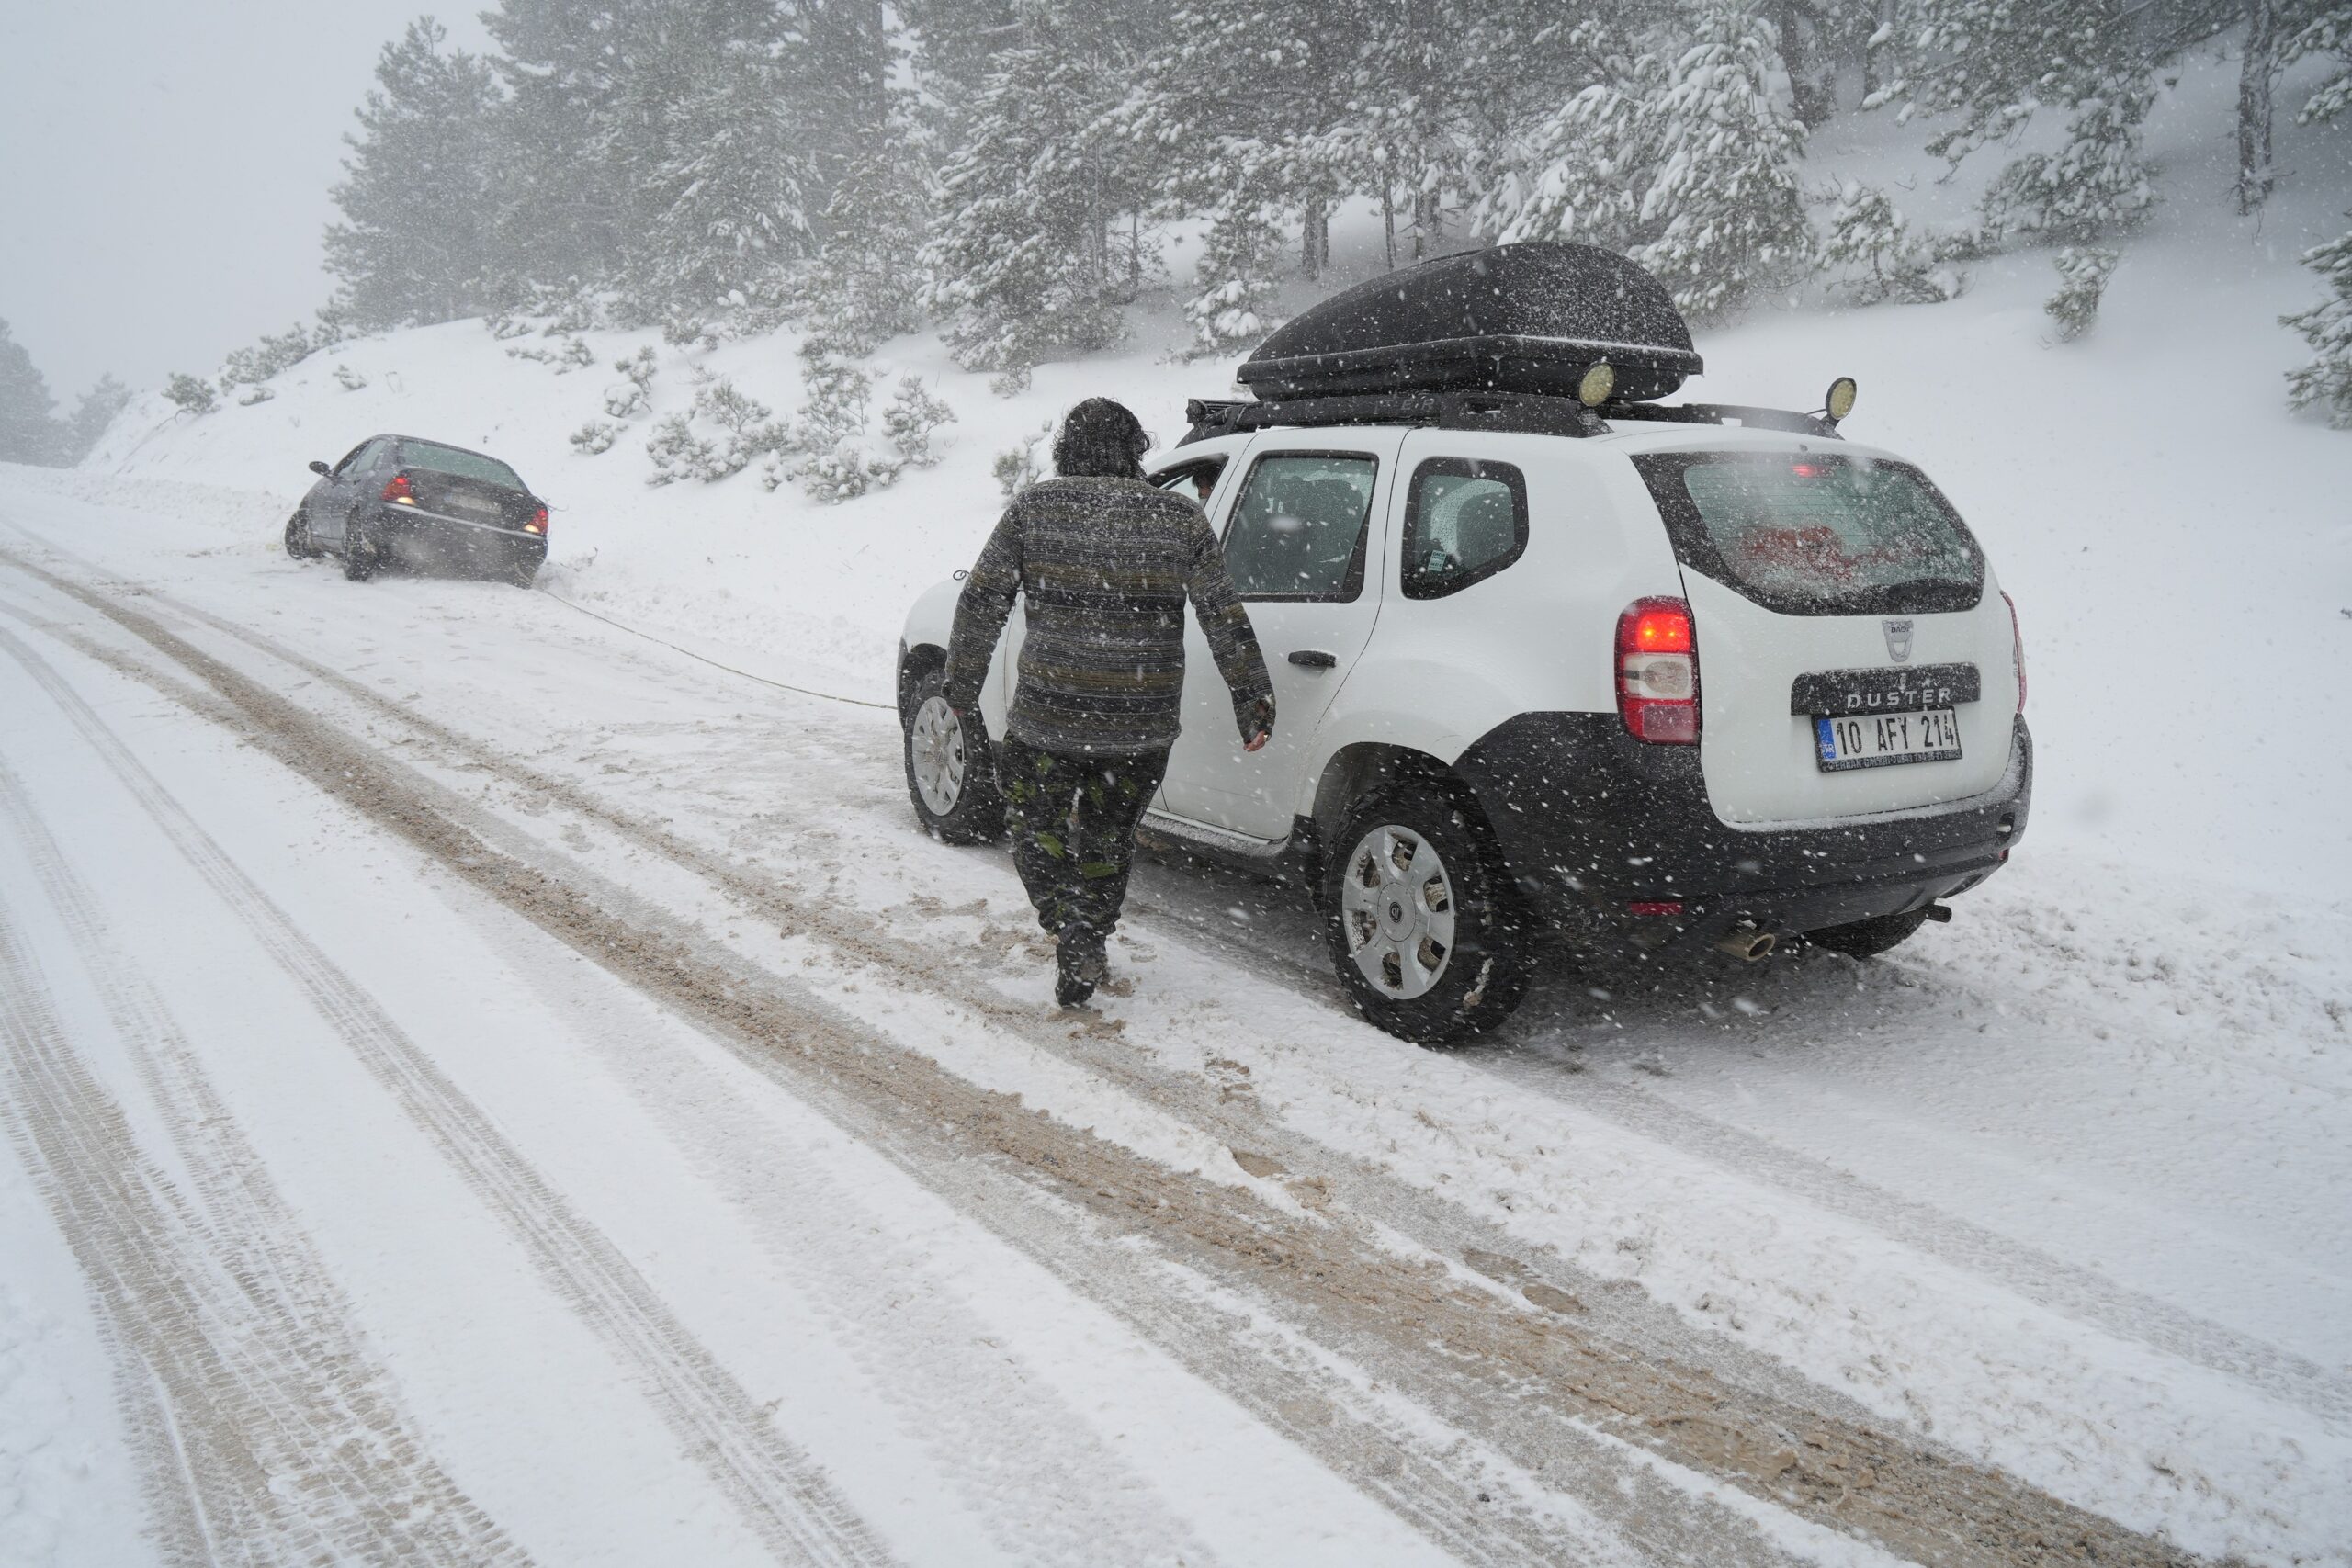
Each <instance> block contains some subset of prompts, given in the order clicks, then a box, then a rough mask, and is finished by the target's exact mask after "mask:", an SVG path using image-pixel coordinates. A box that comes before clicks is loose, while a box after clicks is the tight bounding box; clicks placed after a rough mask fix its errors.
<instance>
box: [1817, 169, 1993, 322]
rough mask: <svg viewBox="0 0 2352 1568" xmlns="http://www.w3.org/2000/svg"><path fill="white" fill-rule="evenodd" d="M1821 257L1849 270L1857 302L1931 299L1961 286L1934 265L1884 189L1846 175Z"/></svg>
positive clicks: (1949, 296)
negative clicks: (1851, 271)
mask: <svg viewBox="0 0 2352 1568" xmlns="http://www.w3.org/2000/svg"><path fill="white" fill-rule="evenodd" d="M1821 259H1822V260H1823V261H1825V262H1826V263H1828V264H1829V265H1832V266H1840V267H1848V268H1851V269H1852V270H1853V272H1854V274H1855V276H1854V277H1853V279H1852V281H1851V283H1850V284H1849V290H1850V292H1851V294H1852V296H1853V299H1854V301H1855V303H1857V304H1860V305H1875V304H1877V303H1879V302H1880V301H1881V300H1884V299H1902V300H1907V301H1910V302H1912V303H1916V304H1935V303H1938V302H1939V301H1941V300H1945V299H1952V298H1953V297H1954V296H1956V295H1958V294H1959V293H1960V290H1961V287H1962V280H1961V278H1960V276H1958V275H1957V274H1955V273H1953V272H1952V271H1951V269H1950V268H1948V267H1938V266H1937V265H1935V258H1934V254H1933V252H1932V251H1931V250H1930V249H1929V248H1928V244H1927V243H1926V242H1924V241H1922V240H1920V239H1919V238H1918V237H1917V235H1915V234H1914V233H1913V232H1912V231H1911V224H1910V221H1909V220H1907V219H1905V217H1904V216H1903V214H1902V212H1901V211H1899V210H1898V209H1896V208H1895V205H1894V202H1893V201H1892V200H1890V199H1889V198H1888V197H1887V194H1886V193H1885V192H1884V191H1883V190H1880V189H1878V188H1877V187H1876V186H1866V185H1863V184H1862V183H1861V182H1860V181H1859V180H1848V181H1847V182H1846V184H1845V185H1844V186H1843V187H1842V188H1840V189H1839V191H1838V197H1837V205H1836V206H1835V207H1834V208H1833V209H1831V212H1830V215H1829V233H1828V235H1827V237H1826V238H1825V239H1824V240H1823V241H1822V243H1821Z"/></svg>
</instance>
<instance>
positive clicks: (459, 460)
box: [401, 441, 524, 490]
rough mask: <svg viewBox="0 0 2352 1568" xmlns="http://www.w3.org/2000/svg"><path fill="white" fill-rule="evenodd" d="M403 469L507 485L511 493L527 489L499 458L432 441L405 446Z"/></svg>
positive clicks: (402, 453)
mask: <svg viewBox="0 0 2352 1568" xmlns="http://www.w3.org/2000/svg"><path fill="white" fill-rule="evenodd" d="M401 467H402V468H423V469H424V471H425V472H426V473H428V474H448V475H450V476H451V477H453V478H456V479H481V481H483V482H484V483H485V484H494V485H503V486H504V487H505V488H506V489H508V490H521V489H523V488H524V485H523V479H522V476H520V475H519V474H517V473H515V470H514V469H512V468H508V467H507V466H506V465H505V464H503V463H502V462H500V461H499V460H498V459H497V458H495V457H483V456H482V455H481V453H479V452H466V451H461V450H459V449H458V448H457V447H455V446H434V445H433V444H432V443H431V442H429V441H403V442H401Z"/></svg>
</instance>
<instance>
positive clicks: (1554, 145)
mask: <svg viewBox="0 0 2352 1568" xmlns="http://www.w3.org/2000/svg"><path fill="white" fill-rule="evenodd" d="M1624 65H1625V69H1624V71H1623V73H1622V74H1621V75H1620V76H1619V77H1618V79H1617V80H1615V81H1612V82H1606V83H1596V84H1594V85H1591V86H1589V87H1586V88H1585V89H1584V90H1583V91H1581V92H1579V93H1577V95H1576V96H1573V97H1571V98H1569V99H1568V101H1567V102H1566V103H1565V104H1563V105H1561V106H1560V107H1559V108H1558V109H1557V110H1556V111H1555V112H1554V113H1553V114H1551V115H1550V116H1548V117H1547V118H1545V119H1544V122H1543V123H1542V124H1541V125H1540V126H1539V127H1537V129H1536V130H1535V131H1534V133H1533V134H1532V137H1531V138H1530V139H1529V144H1528V149H1527V152H1526V153H1525V154H1524V155H1523V157H1522V159H1521V161H1520V163H1519V167H1518V168H1517V169H1514V170H1511V171H1510V172H1509V173H1508V174H1507V175H1506V176H1505V177H1504V178H1503V179H1502V180H1499V181H1498V183H1497V184H1496V186H1494V188H1493V189H1492V190H1491V191H1490V192H1489V194H1488V195H1487V197H1486V198H1485V199H1484V201H1483V202H1482V203H1481V205H1480V208H1479V209H1478V214H1477V221H1478V223H1479V226H1480V227H1481V228H1483V229H1485V230H1487V231H1488V232H1491V233H1493V234H1494V235H1495V236H1496V238H1497V239H1498V240H1500V241H1505V242H1509V241H1513V240H1577V241H1580V242H1582V243H1585V244H1589V245H1600V246H1601V247H1603V248H1605V249H1608V250H1617V251H1623V250H1630V249H1632V248H1633V247H1634V245H1636V244H1638V243H1641V242H1642V240H1643V239H1645V238H1646V237H1647V236H1646V235H1645V231H1644V214H1643V199H1642V198H1643V194H1644V193H1645V191H1646V190H1648V188H1649V186H1650V184H1651V182H1652V181H1653V180H1654V179H1656V177H1657V170H1658V164H1659V156H1658V154H1659V146H1660V141H1659V137H1660V132H1661V130H1662V129H1663V127H1662V124H1661V120H1660V117H1659V115H1658V112H1657V98H1658V96H1661V95H1662V92H1663V88H1664V86H1665V75H1666V67H1665V64H1664V62H1661V61H1659V60H1658V59H1657V56H1655V55H1642V56H1639V57H1636V58H1634V59H1633V60H1629V61H1627V62H1624Z"/></svg>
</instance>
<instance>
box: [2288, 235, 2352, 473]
mask: <svg viewBox="0 0 2352 1568" xmlns="http://www.w3.org/2000/svg"><path fill="white" fill-rule="evenodd" d="M2303 265H2305V266H2307V267H2310V268H2311V269H2312V271H2313V272H2316V273H2318V274H2319V275H2320V277H2321V278H2322V279H2323V280H2324V282H2325V283H2326V284H2327V288H2328V297H2327V298H2326V299H2322V300H2321V301H2320V302H2319V303H2318V304H2316V305H2313V306H2312V308H2311V309H2310V310H2299V311H2297V312H2296V313H2295V314H2293V315H2291V316H2281V317H2279V318H2278V320H2279V323H2280V324H2281V325H2282V326H2289V327H2292V328H2293V329H2294V330H2295V331H2297V332H2298V333H2301V334H2302V336H2303V341H2304V342H2305V343H2308V344H2311V345H2312V355H2313V357H2312V362H2311V363H2310V364H2309V365H2304V366H2300V367H2297V368H2295V369H2293V370H2290V371H2289V372H2287V389H2288V391H2289V393H2290V395H2291V396H2292V398H2293V399H2294V403H2295V406H2296V407H2297V408H2299V409H2300V408H2318V409H2322V410H2324V411H2325V412H2326V414H2327V422H2328V423H2330V424H2332V425H2334V426H2335V428H2336V429H2338V430H2352V234H2346V235H2345V236H2344V238H2342V239H2340V240H2332V241H2330V242H2329V243H2326V244H2324V245H2318V246H2314V247H2313V248H2312V249H2311V250H2308V251H2306V252H2304V253H2303Z"/></svg>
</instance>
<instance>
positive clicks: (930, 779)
mask: <svg viewBox="0 0 2352 1568" xmlns="http://www.w3.org/2000/svg"><path fill="white" fill-rule="evenodd" d="M906 726H907V728H906V741H907V745H906V756H907V795H908V798H910V800H912V801H913V802H914V807H915V817H916V818H917V819H918V820H920V821H921V822H922V825H923V827H924V829H926V830H927V831H928V832H929V833H930V834H931V836H932V837H933V838H934V839H937V840H939V841H940V842H941V843H943V844H986V843H993V842H994V841H995V840H999V839H1001V838H1002V837H1004V797H1003V796H1001V795H998V794H997V791H996V759H995V756H994V755H993V753H991V752H990V750H989V738H988V735H987V733H986V732H985V731H984V730H983V729H982V728H981V727H980V724H979V721H978V717H977V716H975V717H974V718H973V719H972V720H971V722H969V723H967V722H966V721H965V720H964V719H962V718H959V717H957V716H956V710H955V709H953V708H951V707H949V706H948V705H947V673H946V671H944V670H931V671H925V672H924V673H923V674H922V676H921V677H920V678H918V679H917V680H916V682H915V689H914V691H913V693H912V694H911V696H910V704H909V706H908V709H907V720H906Z"/></svg>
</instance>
